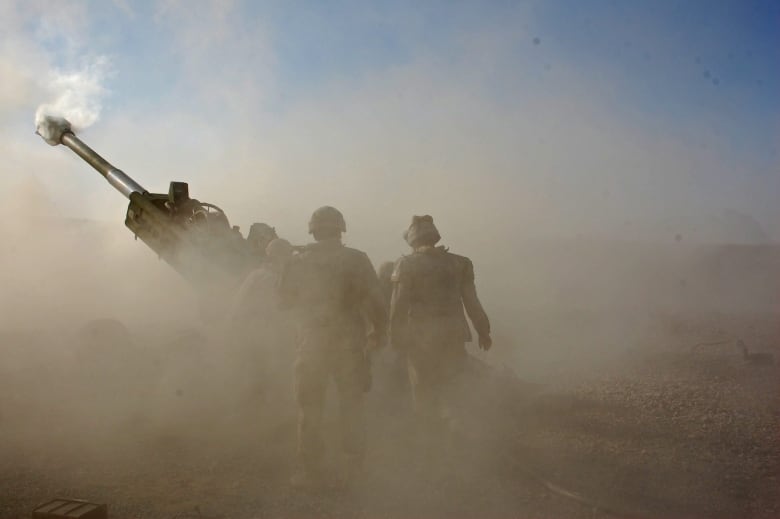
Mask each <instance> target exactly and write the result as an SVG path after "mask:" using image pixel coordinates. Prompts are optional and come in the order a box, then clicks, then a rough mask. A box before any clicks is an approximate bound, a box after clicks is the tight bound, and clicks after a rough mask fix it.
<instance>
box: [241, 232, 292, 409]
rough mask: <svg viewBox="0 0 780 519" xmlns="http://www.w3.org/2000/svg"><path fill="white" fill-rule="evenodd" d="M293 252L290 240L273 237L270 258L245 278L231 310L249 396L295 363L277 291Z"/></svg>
mask: <svg viewBox="0 0 780 519" xmlns="http://www.w3.org/2000/svg"><path fill="white" fill-rule="evenodd" d="M292 254H293V246H292V245H290V242H288V241H287V240H284V239H281V238H275V239H273V240H271V242H270V243H269V244H268V246H267V247H266V249H265V255H266V257H267V260H266V261H264V262H263V263H262V264H261V265H260V266H259V267H258V268H256V269H255V270H253V271H252V272H251V273H250V274H249V275H248V276H247V278H246V279H245V280H244V282H243V283H242V285H241V287H240V288H239V289H238V292H237V293H236V296H235V298H234V301H233V306H232V309H231V311H230V312H229V316H230V319H229V321H228V323H227V324H228V326H229V328H230V329H229V330H228V334H229V336H230V337H231V339H232V341H231V342H232V344H233V346H234V349H235V350H236V351H235V352H234V353H235V354H236V355H235V359H236V361H237V362H238V364H239V365H238V369H237V372H244V373H245V374H246V377H247V379H246V380H245V381H243V382H244V383H245V384H246V385H247V395H246V396H248V397H250V398H252V399H254V398H256V397H257V396H258V394H262V393H268V392H269V391H268V389H269V386H268V384H269V381H271V380H273V378H274V377H273V375H275V374H276V373H278V372H280V371H282V370H284V369H286V368H288V367H291V366H292V357H291V356H290V355H289V350H290V345H291V343H292V335H293V334H292V330H291V325H290V323H289V322H288V320H287V319H286V316H285V315H284V314H282V313H281V312H280V311H279V301H278V293H277V291H276V288H277V286H278V285H279V279H280V277H281V274H282V271H283V270H284V267H285V265H286V264H287V263H288V262H289V261H290V259H291V258H292ZM270 389H271V391H273V388H270ZM253 403H254V402H253Z"/></svg>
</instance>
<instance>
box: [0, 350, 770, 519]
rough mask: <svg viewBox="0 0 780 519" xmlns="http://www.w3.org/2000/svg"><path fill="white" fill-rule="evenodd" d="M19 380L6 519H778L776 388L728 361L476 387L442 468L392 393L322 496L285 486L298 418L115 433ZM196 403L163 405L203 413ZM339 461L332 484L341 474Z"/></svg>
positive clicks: (643, 365)
mask: <svg viewBox="0 0 780 519" xmlns="http://www.w3.org/2000/svg"><path fill="white" fill-rule="evenodd" d="M4 351H7V350H4ZM9 365H12V366H13V368H14V369H12V370H11V369H6V370H5V371H4V372H2V373H0V375H2V378H0V518H2V519H5V518H9V519H10V518H20V517H29V514H30V511H31V510H32V509H33V508H34V507H35V506H36V505H38V504H40V503H42V502H44V501H47V500H49V499H52V498H55V497H78V498H84V499H88V500H93V501H95V502H101V503H107V504H108V505H109V513H110V516H111V517H116V518H196V517H197V518H206V519H209V518H212V519H217V518H255V517H256V518H259V517H280V518H281V517H354V518H362V517H387V518H395V517H399V518H400V517H442V518H444V517H447V518H450V517H496V518H499V517H501V518H503V517H534V518H547V517H549V518H562V517H567V518H572V519H579V518H592V517H602V516H603V517H607V516H625V517H631V516H635V517H659V518H661V517H663V518H670V517H673V518H676V517H679V518H699V517H702V518H703V517H711V518H721V517H722V518H726V517H729V518H733V517H746V518H747V517H750V518H754V519H763V518H767V519H769V518H777V517H780V492H779V491H778V489H780V485H778V474H780V471H779V470H778V469H779V468H780V442H778V432H780V405H779V404H780V401H779V400H780V391H778V389H780V388H779V387H778V384H779V382H778V380H779V379H780V377H778V374H780V372H779V371H778V368H777V367H775V366H771V367H764V368H759V367H753V366H748V365H746V364H745V363H744V362H742V360H741V358H740V357H738V356H736V355H734V353H733V352H726V351H723V352H721V351H706V352H699V353H696V354H690V353H687V352H685V353H679V352H678V353H670V352H658V353H655V354H634V355H633V356H632V357H630V358H626V359H621V361H620V362H616V363H614V364H612V365H611V366H609V367H605V368H604V369H602V370H600V371H599V372H598V374H597V375H593V374H592V373H591V374H590V375H589V376H580V377H579V378H578V379H577V380H578V382H577V383H572V384H566V385H557V386H548V387H545V388H543V390H541V389H540V388H538V387H536V386H530V385H525V384H522V383H520V382H519V381H517V380H516V379H513V378H512V377H510V376H509V375H507V374H498V375H496V374H494V376H491V377H489V378H487V379H486V378H485V377H482V376H480V375H479V374H477V375H476V376H475V378H474V380H473V381H472V382H473V385H470V386H469V387H470V389H469V391H470V393H469V394H471V395H473V396H474V398H473V399H472V401H471V402H470V411H469V413H468V414H467V415H464V416H466V418H465V419H463V420H461V421H460V422H457V423H456V427H455V430H456V432H457V434H456V435H454V436H453V438H451V440H450V441H451V442H452V443H451V447H450V453H451V454H452V456H451V457H450V458H449V459H446V460H442V461H440V462H439V463H432V462H431V458H430V456H428V455H429V454H430V453H427V452H425V451H422V450H421V449H420V448H419V446H418V445H417V444H416V443H415V440H414V434H413V431H414V424H413V422H412V420H411V419H410V416H409V413H408V406H407V405H406V400H405V399H404V398H403V397H402V396H398V395H395V396H393V395H388V393H387V391H386V388H385V387H384V386H383V385H382V380H381V379H380V380H379V390H378V391H377V392H376V393H375V394H372V395H371V396H370V399H369V402H368V403H369V405H370V409H371V410H372V411H371V416H370V428H369V430H370V434H371V439H370V445H371V447H372V448H371V452H370V455H369V460H368V470H367V473H366V474H365V475H364V476H363V477H362V478H361V479H359V480H358V481H357V482H355V483H354V484H353V485H352V486H351V487H349V488H344V487H342V486H340V485H338V484H335V483H334V484H333V485H331V486H329V487H327V488H324V489H321V490H318V491H316V492H300V491H296V490H294V489H292V488H291V487H290V486H289V484H288V480H289V476H290V474H291V472H292V470H293V468H294V467H293V466H292V464H291V460H293V459H294V436H295V431H294V417H293V416H292V415H291V414H290V413H288V414H286V415H275V416H263V415H262V414H260V411H258V409H257V408H252V407H248V408H244V409H241V410H240V412H235V410H234V411H233V412H232V413H227V412H226V413H224V414H221V415H220V414H215V413H214V412H213V409H212V408H209V409H210V411H209V413H210V414H209V415H208V416H207V417H203V416H197V415H198V413H197V412H195V413H187V414H186V415H182V416H185V418H184V419H182V418H181V417H178V419H177V422H176V427H171V426H170V425H168V426H166V425H165V423H166V422H165V421H164V420H161V419H160V417H159V416H157V415H155V416H154V417H152V418H150V417H149V416H146V415H145V414H144V413H143V404H144V402H143V401H141V402H140V403H139V402H134V405H137V406H140V409H141V411H138V409H137V408H133V409H135V411H133V412H123V413H122V415H121V416H110V413H108V414H106V413H105V409H106V406H105V405H97V404H96V402H98V401H100V400H101V398H103V399H105V398H106V395H105V394H103V395H100V394H94V393H90V392H88V391H87V392H83V391H82V392H81V393H78V398H75V395H74V394H73V393H68V391H67V390H66V388H68V387H69V383H70V382H69V376H70V374H71V372H67V371H62V369H60V368H58V367H57V366H54V367H52V366H51V365H48V367H45V366H46V365H45V363H44V364H40V363H37V364H35V365H34V366H32V367H29V369H24V366H22V365H21V364H20V362H19V360H18V359H16V360H15V361H14V362H11V363H9V362H6V363H5V364H4V366H9ZM477 371H479V370H477ZM31 373H33V374H35V375H36V376H38V377H39V379H38V380H36V381H35V383H34V384H31V383H30V381H31ZM572 380H573V379H572ZM136 383H137V384H139V385H140V386H144V384H143V383H139V381H136ZM478 386H479V387H480V390H479V391H475V390H474V387H478ZM136 387H138V386H136ZM146 391H147V393H144V394H147V395H154V392H153V391H151V390H150V389H149V388H146ZM192 395H196V396H197V395H199V393H197V391H195V388H193V389H192V390H186V391H183V392H182V391H178V390H177V393H176V395H175V396H169V397H168V398H171V399H173V401H175V402H181V405H182V406H183V407H187V401H188V399H190V401H189V404H188V405H189V406H190V407H189V409H190V410H193V409H194V410H195V411H197V410H198V409H199V406H198V400H197V399H195V400H194V401H193V399H194V398H195V397H193V396H192ZM177 399H178V400H177ZM76 404H78V405H76ZM103 404H105V402H103ZM123 405H124V407H123V409H128V408H127V402H123ZM110 407H111V406H109V408H110ZM258 407H260V406H258ZM290 410H291V409H290ZM335 414H336V410H331V412H330V413H329V416H330V417H331V419H330V420H329V421H328V423H327V424H326V425H327V430H328V431H330V433H331V434H330V437H329V438H328V441H329V443H330V444H331V445H333V444H335V443H336V439H335V438H334V437H333V436H334V434H332V433H333V431H334V430H335V428H336V424H335V423H334V420H333V418H332V417H333V416H335ZM247 417H250V418H247ZM330 461H331V465H332V467H333V468H332V471H333V475H334V477H333V481H337V480H338V474H339V470H340V469H339V460H338V458H334V459H332V460H330ZM542 479H547V480H550V481H552V482H554V483H556V484H558V485H560V486H562V487H565V488H566V489H569V490H571V491H573V492H576V493H578V494H581V495H582V496H585V497H586V498H587V500H589V501H591V502H592V503H595V504H597V506H596V507H595V508H594V507H593V506H590V505H583V504H581V503H577V502H575V501H574V500H572V499H568V498H565V497H562V496H561V495H560V494H559V493H556V492H554V491H551V490H550V489H549V488H545V487H544V486H543V485H542V484H540V481H541V480H542Z"/></svg>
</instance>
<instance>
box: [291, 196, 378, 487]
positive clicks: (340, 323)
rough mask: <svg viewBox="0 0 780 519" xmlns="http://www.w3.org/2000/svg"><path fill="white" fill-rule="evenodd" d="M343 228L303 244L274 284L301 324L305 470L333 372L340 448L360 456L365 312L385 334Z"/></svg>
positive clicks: (312, 466) (313, 455) (367, 278)
mask: <svg viewBox="0 0 780 519" xmlns="http://www.w3.org/2000/svg"><path fill="white" fill-rule="evenodd" d="M323 209H326V208H322V209H319V210H318V211H323ZM327 209H328V215H329V216H331V217H333V218H336V213H337V215H338V217H339V218H341V214H340V213H338V211H336V210H335V209H333V208H327ZM331 210H332V211H335V213H332V211H331ZM317 214H318V212H315V214H314V216H313V217H312V221H313V222H314V225H315V230H316V225H319V224H317V222H316V217H317ZM336 220H337V221H338V222H339V231H340V232H341V231H342V230H346V226H344V225H343V219H341V220H338V218H336ZM311 225H312V224H310V227H311ZM311 230H312V229H310V231H311ZM340 232H339V233H338V236H334V237H331V238H329V239H319V238H318V240H319V241H318V242H317V243H313V244H310V245H307V246H306V247H305V248H304V249H303V250H302V251H301V252H300V253H299V254H298V255H296V256H295V257H294V258H293V260H292V261H291V262H290V264H289V265H288V267H287V269H286V270H285V272H284V274H283V276H282V280H281V284H280V287H279V290H280V296H281V301H282V305H283V306H284V307H287V308H290V309H292V310H293V311H294V312H295V314H294V318H295V320H296V321H297V324H298V355H297V359H296V362H295V380H296V389H295V392H296V398H297V401H298V409H299V417H298V452H299V455H300V458H301V461H302V464H303V468H304V470H305V471H306V472H307V473H310V474H311V473H316V472H318V471H319V469H320V461H321V458H322V455H323V442H322V437H321V424H322V412H323V404H324V400H325V391H326V389H327V385H328V381H329V379H330V378H331V377H332V378H333V379H334V382H335V383H336V389H337V391H338V397H339V404H340V425H341V441H342V447H343V450H344V452H345V453H346V454H347V455H348V457H349V458H350V462H351V463H353V464H358V465H359V464H360V463H361V462H362V458H363V455H364V452H365V429H364V423H363V410H362V398H363V392H364V390H365V386H366V378H367V375H368V373H367V369H368V366H367V363H366V357H365V347H366V318H367V319H368V321H369V324H370V325H371V326H372V327H373V329H374V333H375V334H377V336H381V335H383V334H384V333H385V331H386V327H387V313H386V310H385V307H384V304H383V302H382V296H381V291H380V288H379V282H378V280H377V277H376V273H375V272H374V268H373V267H372V265H371V261H370V260H369V259H368V256H366V254H365V253H363V252H361V251H359V250H356V249H351V248H348V247H345V246H344V245H343V244H342V243H341V239H340ZM314 234H315V238H317V234H316V232H315V233H314Z"/></svg>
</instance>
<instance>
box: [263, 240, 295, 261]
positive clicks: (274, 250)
mask: <svg viewBox="0 0 780 519" xmlns="http://www.w3.org/2000/svg"><path fill="white" fill-rule="evenodd" d="M292 253H293V246H292V245H291V244H290V242H289V241H287V240H285V239H284V238H274V239H273V240H271V242H270V243H269V244H268V246H266V248H265V254H266V256H268V257H269V258H288V257H290V256H292Z"/></svg>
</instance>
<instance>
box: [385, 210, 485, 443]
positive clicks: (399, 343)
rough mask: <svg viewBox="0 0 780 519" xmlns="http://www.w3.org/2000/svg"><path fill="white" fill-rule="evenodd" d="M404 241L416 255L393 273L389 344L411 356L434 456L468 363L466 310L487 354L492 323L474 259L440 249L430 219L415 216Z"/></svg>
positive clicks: (400, 262)
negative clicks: (479, 290)
mask: <svg viewBox="0 0 780 519" xmlns="http://www.w3.org/2000/svg"><path fill="white" fill-rule="evenodd" d="M404 238H405V239H406V241H407V243H408V244H409V245H410V246H411V247H412V249H413V252H412V253H411V254H410V255H408V256H404V257H402V258H401V259H400V260H398V262H397V263H396V266H395V271H394V272H393V283H394V289H393V299H392V304H391V311H390V340H391V342H392V344H393V347H395V348H399V349H401V350H402V351H403V352H405V353H406V355H407V358H408V366H409V378H410V381H411V386H412V394H413V399H414V408H415V412H416V413H417V414H418V417H419V420H420V425H421V426H422V427H423V431H422V433H423V439H424V441H425V442H426V447H427V452H432V450H433V448H435V447H436V446H437V445H441V440H442V439H443V438H442V436H443V435H445V434H446V432H447V425H448V420H449V419H451V416H450V412H451V409H450V407H451V405H450V401H451V398H452V391H453V389H454V388H455V385H456V383H457V379H458V377H459V375H461V374H462V372H463V369H464V367H465V363H466V360H467V354H466V349H465V343H466V342H470V341H471V332H470V330H469V326H468V323H467V321H466V317H465V315H464V313H463V309H464V307H465V309H466V313H467V314H468V316H469V318H470V319H471V322H472V324H473V325H474V328H475V329H476V331H477V334H478V335H479V347H480V348H481V349H483V350H489V349H490V346H491V345H492V341H491V338H490V322H489V321H488V317H487V315H486V314H485V311H484V310H483V309H482V305H481V304H480V302H479V299H478V298H477V290H476V287H475V286H474V267H473V265H472V263H471V260H469V259H468V258H466V257H464V256H458V255H456V254H452V253H450V252H448V250H447V249H446V248H445V247H436V244H437V243H438V242H439V240H440V239H441V236H440V235H439V231H438V230H437V229H436V226H435V225H434V224H433V218H432V217H430V216H428V215H426V216H414V217H413V218H412V224H411V225H410V226H409V229H408V230H407V231H406V232H405V233H404Z"/></svg>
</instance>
